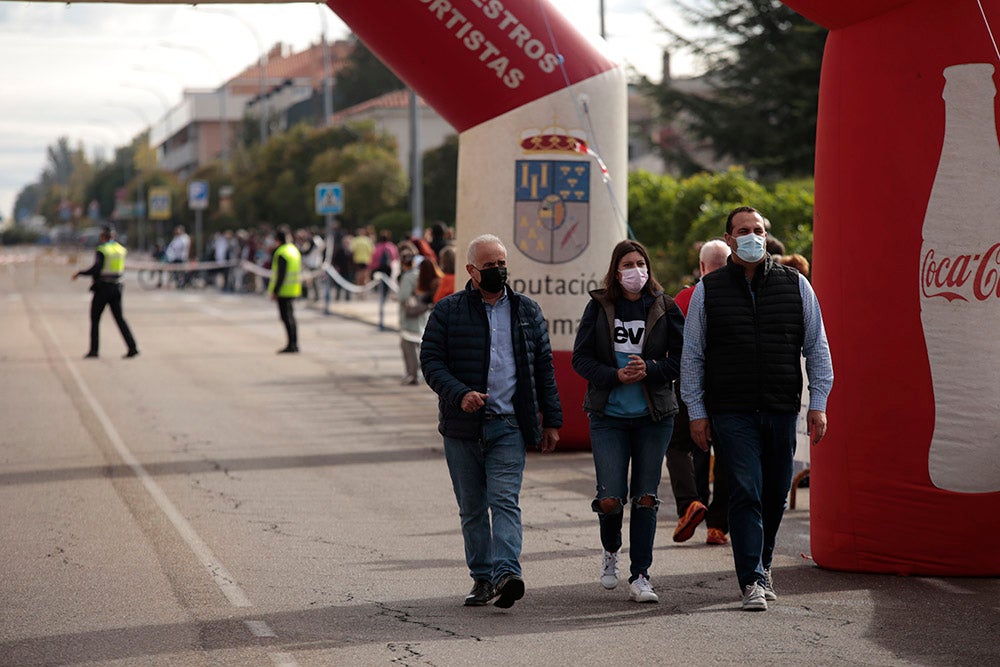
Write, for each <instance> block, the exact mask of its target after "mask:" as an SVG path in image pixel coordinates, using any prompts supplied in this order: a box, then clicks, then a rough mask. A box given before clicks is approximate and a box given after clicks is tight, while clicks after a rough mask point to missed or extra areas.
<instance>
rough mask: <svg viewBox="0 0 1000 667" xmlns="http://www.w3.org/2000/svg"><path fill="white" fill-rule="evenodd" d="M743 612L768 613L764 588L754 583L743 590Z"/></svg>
mask: <svg viewBox="0 0 1000 667" xmlns="http://www.w3.org/2000/svg"><path fill="white" fill-rule="evenodd" d="M743 611H767V599H766V598H765V597H764V587H763V586H761V585H760V583H758V582H756V581H755V582H753V583H752V584H749V585H748V586H746V588H744V589H743Z"/></svg>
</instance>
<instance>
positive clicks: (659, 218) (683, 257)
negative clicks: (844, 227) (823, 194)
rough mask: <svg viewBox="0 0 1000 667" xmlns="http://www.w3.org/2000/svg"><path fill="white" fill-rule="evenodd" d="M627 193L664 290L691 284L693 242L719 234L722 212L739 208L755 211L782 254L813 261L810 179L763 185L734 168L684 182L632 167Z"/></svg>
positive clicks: (637, 228) (633, 222)
mask: <svg viewBox="0 0 1000 667" xmlns="http://www.w3.org/2000/svg"><path fill="white" fill-rule="evenodd" d="M628 195H629V201H628V217H629V225H630V226H631V228H632V231H633V233H634V234H635V236H636V238H637V239H638V240H639V241H641V242H642V243H643V244H644V245H646V246H647V247H648V248H649V250H650V255H651V257H652V260H653V271H654V273H655V275H656V277H657V279H658V280H659V281H660V282H661V283H663V286H664V288H665V289H666V291H667V292H668V293H671V294H673V293H676V292H677V291H678V290H680V289H681V288H682V287H683V286H684V285H685V284H690V282H691V280H692V274H693V271H694V270H695V269H696V268H697V266H698V251H697V248H696V246H695V244H696V243H699V242H702V241H707V240H709V239H712V238H721V237H722V235H723V234H724V233H725V231H726V216H727V215H728V214H729V211H731V210H732V209H734V208H736V207H737V206H753V207H754V208H756V209H757V210H759V211H760V212H761V213H762V214H763V215H764V216H765V217H766V218H767V219H768V220H770V222H771V231H770V235H771V236H773V237H775V238H777V239H780V240H781V242H782V243H784V245H785V252H786V253H788V254H792V253H800V254H802V255H804V256H805V257H806V259H808V260H809V261H810V262H812V219H813V204H814V197H813V182H812V180H811V179H807V180H796V181H783V182H779V183H775V184H772V185H764V184H761V183H758V182H757V181H754V180H752V179H750V178H749V177H747V175H746V174H745V173H744V171H743V170H742V169H740V168H737V167H734V168H731V169H729V170H728V171H723V172H718V173H701V174H696V175H694V176H691V177H688V178H685V179H683V180H677V179H675V178H673V177H671V176H658V175H654V174H650V173H649V172H645V171H636V172H633V173H631V174H629V188H628Z"/></svg>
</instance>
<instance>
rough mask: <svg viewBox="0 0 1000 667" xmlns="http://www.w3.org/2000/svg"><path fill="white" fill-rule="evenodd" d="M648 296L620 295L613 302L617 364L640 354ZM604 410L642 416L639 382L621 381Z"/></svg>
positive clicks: (644, 408)
mask: <svg viewBox="0 0 1000 667" xmlns="http://www.w3.org/2000/svg"><path fill="white" fill-rule="evenodd" d="M651 299H652V297H650V296H648V295H646V294H643V296H642V298H641V299H639V300H638V301H629V300H628V299H619V300H618V303H616V304H615V338H614V341H613V344H614V349H615V359H616V361H617V362H618V368H624V367H625V366H626V365H628V356H629V355H630V354H638V355H641V354H642V344H643V342H645V340H646V311H647V309H648V307H649V305H650V302H651ZM604 414H607V415H611V416H612V417H641V416H643V415H646V414H649V405H648V404H647V403H646V396H645V394H643V392H642V383H641V382H636V383H634V384H623V385H620V386H618V387H615V388H614V389H612V390H611V394H610V395H609V396H608V403H607V405H606V406H605V408H604Z"/></svg>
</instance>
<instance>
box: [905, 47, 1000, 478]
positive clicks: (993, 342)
mask: <svg viewBox="0 0 1000 667" xmlns="http://www.w3.org/2000/svg"><path fill="white" fill-rule="evenodd" d="M944 77H945V85H944V93H943V95H942V96H943V97H944V100H945V133H944V143H943V146H942V148H941V161H940V162H939V164H938V170H937V174H936V176H935V177H934V186H933V187H932V188H931V196H930V200H929V201H928V203H927V214H926V215H925V217H924V227H923V247H922V249H921V252H920V319H921V322H922V324H923V330H924V341H925V343H926V345H927V356H928V360H929V362H930V367H931V377H932V380H933V388H934V434H933V436H932V440H931V448H930V455H929V460H928V467H929V472H930V477H931V481H932V482H933V483H934V485H935V486H937V487H938V488H941V489H946V490H949V491H959V492H964V493H988V492H992V491H1000V144H998V141H997V129H996V120H995V113H994V106H993V98H994V96H995V94H996V86H995V85H994V83H993V66H992V65H990V64H985V63H969V64H963V65H953V66H951V67H947V68H945V70H944Z"/></svg>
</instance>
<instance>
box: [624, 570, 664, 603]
mask: <svg viewBox="0 0 1000 667" xmlns="http://www.w3.org/2000/svg"><path fill="white" fill-rule="evenodd" d="M628 599H629V600H632V601H633V602H659V601H660V598H659V597H657V595H656V592H655V591H654V590H653V585H652V584H651V583H649V579H647V578H646V577H644V576H642V575H641V574H640V575H639V576H638V577H636V578H635V581H633V582H632V583H631V584H629V585H628Z"/></svg>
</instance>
